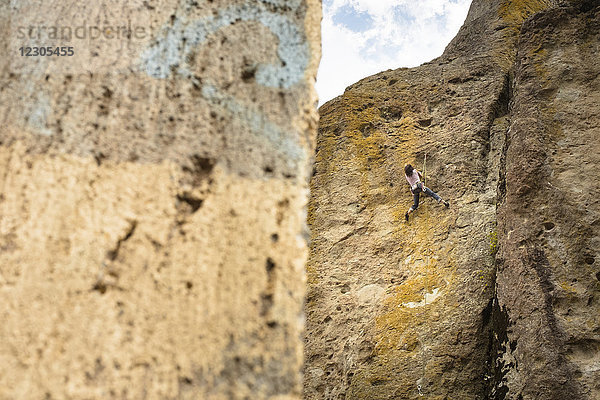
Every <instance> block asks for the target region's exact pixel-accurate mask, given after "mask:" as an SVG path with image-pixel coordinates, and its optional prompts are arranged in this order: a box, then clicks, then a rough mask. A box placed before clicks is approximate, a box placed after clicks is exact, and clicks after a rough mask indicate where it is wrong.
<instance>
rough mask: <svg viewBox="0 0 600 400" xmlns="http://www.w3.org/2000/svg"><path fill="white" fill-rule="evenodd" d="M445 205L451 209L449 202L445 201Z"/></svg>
mask: <svg viewBox="0 0 600 400" xmlns="http://www.w3.org/2000/svg"><path fill="white" fill-rule="evenodd" d="M444 205H445V206H446V208H450V203H448V201H446V200H444Z"/></svg>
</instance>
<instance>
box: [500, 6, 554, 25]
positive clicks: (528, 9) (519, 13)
mask: <svg viewBox="0 0 600 400" xmlns="http://www.w3.org/2000/svg"><path fill="white" fill-rule="evenodd" d="M551 5H552V4H551V2H550V1H548V0H510V1H505V2H503V3H502V4H501V5H500V7H499V8H498V14H499V15H500V18H502V20H503V21H505V22H507V23H509V24H511V25H519V26H520V25H521V24H522V23H523V21H525V20H526V19H527V18H529V17H530V16H531V15H532V14H534V13H536V12H539V11H542V10H544V9H546V8H548V7H550V6H551Z"/></svg>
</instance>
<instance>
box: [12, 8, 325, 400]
mask: <svg viewBox="0 0 600 400" xmlns="http://www.w3.org/2000/svg"><path fill="white" fill-rule="evenodd" d="M1 11H2V13H1V15H2V19H3V20H6V19H8V20H9V22H10V23H9V24H2V26H1V28H0V31H1V33H2V38H3V39H2V40H3V42H2V43H1V44H2V47H3V48H4V49H5V50H6V51H7V52H8V51H10V52H11V54H15V52H16V50H17V48H18V47H19V46H17V45H18V43H20V42H19V40H20V39H19V38H18V35H17V33H16V32H17V31H16V29H17V28H18V26H20V25H22V26H29V25H40V24H45V25H49V24H50V23H49V22H48V21H52V23H55V24H57V25H61V26H66V25H68V26H72V27H74V26H77V25H79V24H81V23H86V24H87V25H88V26H89V25H92V24H109V25H111V26H120V25H121V24H123V23H125V22H128V23H131V24H132V26H137V27H143V28H144V29H145V30H146V32H147V33H148V36H147V37H146V38H144V39H142V40H138V39H136V38H126V37H122V38H121V39H119V40H116V39H110V40H109V39H106V38H105V39H94V40H78V39H73V40H72V41H71V43H70V45H72V46H74V49H75V56H73V57H71V58H67V57H64V58H57V57H54V58H52V57H47V58H35V59H34V58H19V57H16V59H11V58H5V59H3V60H2V61H1V63H2V64H0V68H1V70H0V71H1V75H0V96H1V99H2V103H1V107H0V119H1V124H0V126H1V129H0V144H1V145H0V171H1V173H0V249H1V252H0V304H1V306H0V320H1V321H2V324H0V338H1V340H0V398H2V399H29V398H31V399H34V398H47V399H92V398H93V399H108V398H114V399H143V398H147V399H176V398H177V399H199V398H206V399H234V398H240V399H241V398H252V399H260V398H273V399H294V398H299V396H300V391H301V383H300V369H301V365H302V342H301V331H302V329H303V313H302V303H303V299H304V283H303V282H304V261H305V253H306V245H305V237H306V234H305V221H304V219H305V212H304V208H305V203H306V200H307V194H308V187H307V186H308V185H307V176H308V172H309V162H310V160H311V157H312V156H311V155H312V151H313V131H314V127H315V126H316V125H315V124H316V111H315V109H314V106H315V93H314V90H313V83H314V76H315V73H316V67H317V64H318V59H319V53H320V47H319V42H318V40H319V25H318V21H319V16H320V4H319V3H318V2H316V1H313V0H307V1H300V0H298V1H291V2H282V1H276V0H264V1H257V2H254V1H214V2H208V1H199V2H192V1H183V0H182V1H144V2H75V3H73V2H64V1H48V2H43V4H42V2H37V1H36V2H33V1H24V2H11V4H10V8H8V7H7V6H6V5H3V6H2V9H1ZM7 17H8V18H7ZM21 42H22V41H21ZM58 42H59V41H57V42H55V43H48V45H50V44H53V45H60V44H62V45H69V44H68V43H58ZM27 43H28V44H29V45H32V44H37V43H35V40H32V41H28V42H27ZM24 44H26V43H22V44H21V45H24ZM38 45H39V44H38ZM15 46H16V47H15Z"/></svg>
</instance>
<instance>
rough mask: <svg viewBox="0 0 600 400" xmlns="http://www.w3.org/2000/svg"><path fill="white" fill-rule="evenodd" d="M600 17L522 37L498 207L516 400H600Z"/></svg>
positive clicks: (559, 20)
mask: <svg viewBox="0 0 600 400" xmlns="http://www.w3.org/2000/svg"><path fill="white" fill-rule="evenodd" d="M598 54H600V8H599V7H598V5H597V4H594V3H593V2H587V3H586V2H584V3H581V4H575V5H574V6H573V7H562V8H558V9H551V10H548V11H545V12H542V13H539V14H537V15H535V16H534V17H533V18H532V19H531V20H529V21H527V23H526V24H525V26H524V27H523V31H522V34H521V40H520V43H519V53H518V57H517V62H516V67H515V84H514V87H515V89H514V99H513V107H512V112H511V124H510V128H509V130H508V134H507V141H508V143H509V145H508V146H507V151H506V166H505V168H504V170H505V172H504V174H503V175H504V177H505V185H503V186H502V187H503V188H504V190H505V192H504V191H503V193H501V195H502V196H501V206H500V208H499V231H498V233H499V238H500V253H499V257H498V260H499V263H498V304H499V307H500V308H501V310H502V312H503V314H504V316H505V317H508V318H507V325H506V326H505V333H504V334H502V335H501V336H502V337H503V338H504V343H503V344H502V348H501V350H502V353H503V354H502V355H501V359H500V360H499V367H500V368H502V371H503V375H504V381H505V386H503V388H505V390H506V389H508V392H507V398H510V399H516V398H519V396H521V398H525V399H561V398H565V399H566V398H572V399H596V398H599V397H600V297H599V296H600V282H599V281H600V263H599V257H600V226H599V221H600V219H599V218H600V202H599V196H600V170H599V166H600V144H599V143H598V137H599V134H600V112H599V108H598V104H599V103H600V90H599V89H600V65H599V64H598Z"/></svg>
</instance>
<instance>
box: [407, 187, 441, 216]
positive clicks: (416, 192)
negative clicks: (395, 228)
mask: <svg viewBox="0 0 600 400" xmlns="http://www.w3.org/2000/svg"><path fill="white" fill-rule="evenodd" d="M422 191H423V182H419V183H418V184H417V188H416V189H415V190H413V191H412V193H413V199H414V204H413V205H412V207H411V208H412V210H413V211H414V210H416V209H417V208H419V195H420V193H421V192H422ZM425 194H426V195H427V196H429V197H433V198H434V199H435V200H436V201H440V200H441V198H440V196H438V195H437V193H435V192H434V191H433V190H431V189H429V188H428V187H426V188H425Z"/></svg>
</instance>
